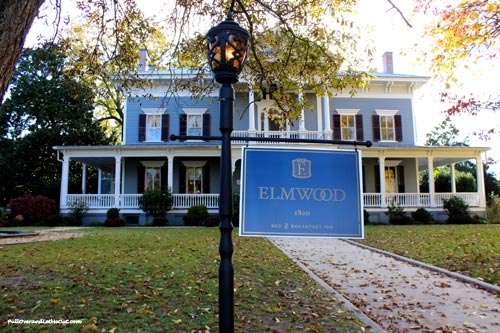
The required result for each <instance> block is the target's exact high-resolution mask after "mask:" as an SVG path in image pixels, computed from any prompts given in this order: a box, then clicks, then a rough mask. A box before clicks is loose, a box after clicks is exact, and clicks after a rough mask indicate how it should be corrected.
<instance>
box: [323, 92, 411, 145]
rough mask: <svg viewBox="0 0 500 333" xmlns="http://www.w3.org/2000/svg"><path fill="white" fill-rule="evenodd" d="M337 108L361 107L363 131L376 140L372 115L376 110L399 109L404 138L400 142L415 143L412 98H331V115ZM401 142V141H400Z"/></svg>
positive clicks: (366, 138)
mask: <svg viewBox="0 0 500 333" xmlns="http://www.w3.org/2000/svg"><path fill="white" fill-rule="evenodd" d="M336 109H359V110H360V112H359V114H361V115H362V116H363V133H364V139H365V140H374V135H373V126H372V116H373V115H375V114H376V113H375V110H398V111H399V112H398V113H397V114H398V115H401V124H402V132H403V140H402V142H401V143H400V144H408V145H413V144H415V142H414V137H415V135H414V132H413V114H412V104H411V100H410V99H405V98H398V99H396V98H395V99H388V98H387V99H385V98H384V99H380V98H347V97H346V98H343V97H339V98H333V99H331V100H330V113H331V115H330V117H331V116H332V115H333V114H336ZM398 144H399V143H398Z"/></svg>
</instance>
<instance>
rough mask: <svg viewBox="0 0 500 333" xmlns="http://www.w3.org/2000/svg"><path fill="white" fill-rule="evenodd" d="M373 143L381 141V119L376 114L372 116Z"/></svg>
mask: <svg viewBox="0 0 500 333" xmlns="http://www.w3.org/2000/svg"><path fill="white" fill-rule="evenodd" d="M372 127H373V141H375V142H378V141H380V117H379V115H377V114H375V115H373V116H372Z"/></svg>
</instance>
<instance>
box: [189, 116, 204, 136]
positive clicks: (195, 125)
mask: <svg viewBox="0 0 500 333" xmlns="http://www.w3.org/2000/svg"><path fill="white" fill-rule="evenodd" d="M202 124H203V119H202V118H201V114H188V115H187V135H194V136H201V135H202Z"/></svg>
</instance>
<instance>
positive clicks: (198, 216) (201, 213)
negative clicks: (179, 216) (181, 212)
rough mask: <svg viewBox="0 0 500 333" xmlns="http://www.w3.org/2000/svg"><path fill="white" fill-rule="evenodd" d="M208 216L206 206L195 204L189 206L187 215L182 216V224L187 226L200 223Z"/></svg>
mask: <svg viewBox="0 0 500 333" xmlns="http://www.w3.org/2000/svg"><path fill="white" fill-rule="evenodd" d="M207 218H208V208H207V206H205V205H195V206H191V207H189V209H188V211H187V215H186V216H185V217H184V224H185V225H187V226H195V225H202V224H203V222H204V221H205V220H206V219H207Z"/></svg>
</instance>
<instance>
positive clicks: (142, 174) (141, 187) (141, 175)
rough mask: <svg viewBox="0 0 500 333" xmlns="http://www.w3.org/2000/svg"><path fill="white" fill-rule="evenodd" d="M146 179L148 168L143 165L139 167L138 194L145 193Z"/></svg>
mask: <svg viewBox="0 0 500 333" xmlns="http://www.w3.org/2000/svg"><path fill="white" fill-rule="evenodd" d="M145 177H146V168H145V167H144V166H143V165H139V166H138V167H137V194H141V193H144V179H145Z"/></svg>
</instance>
